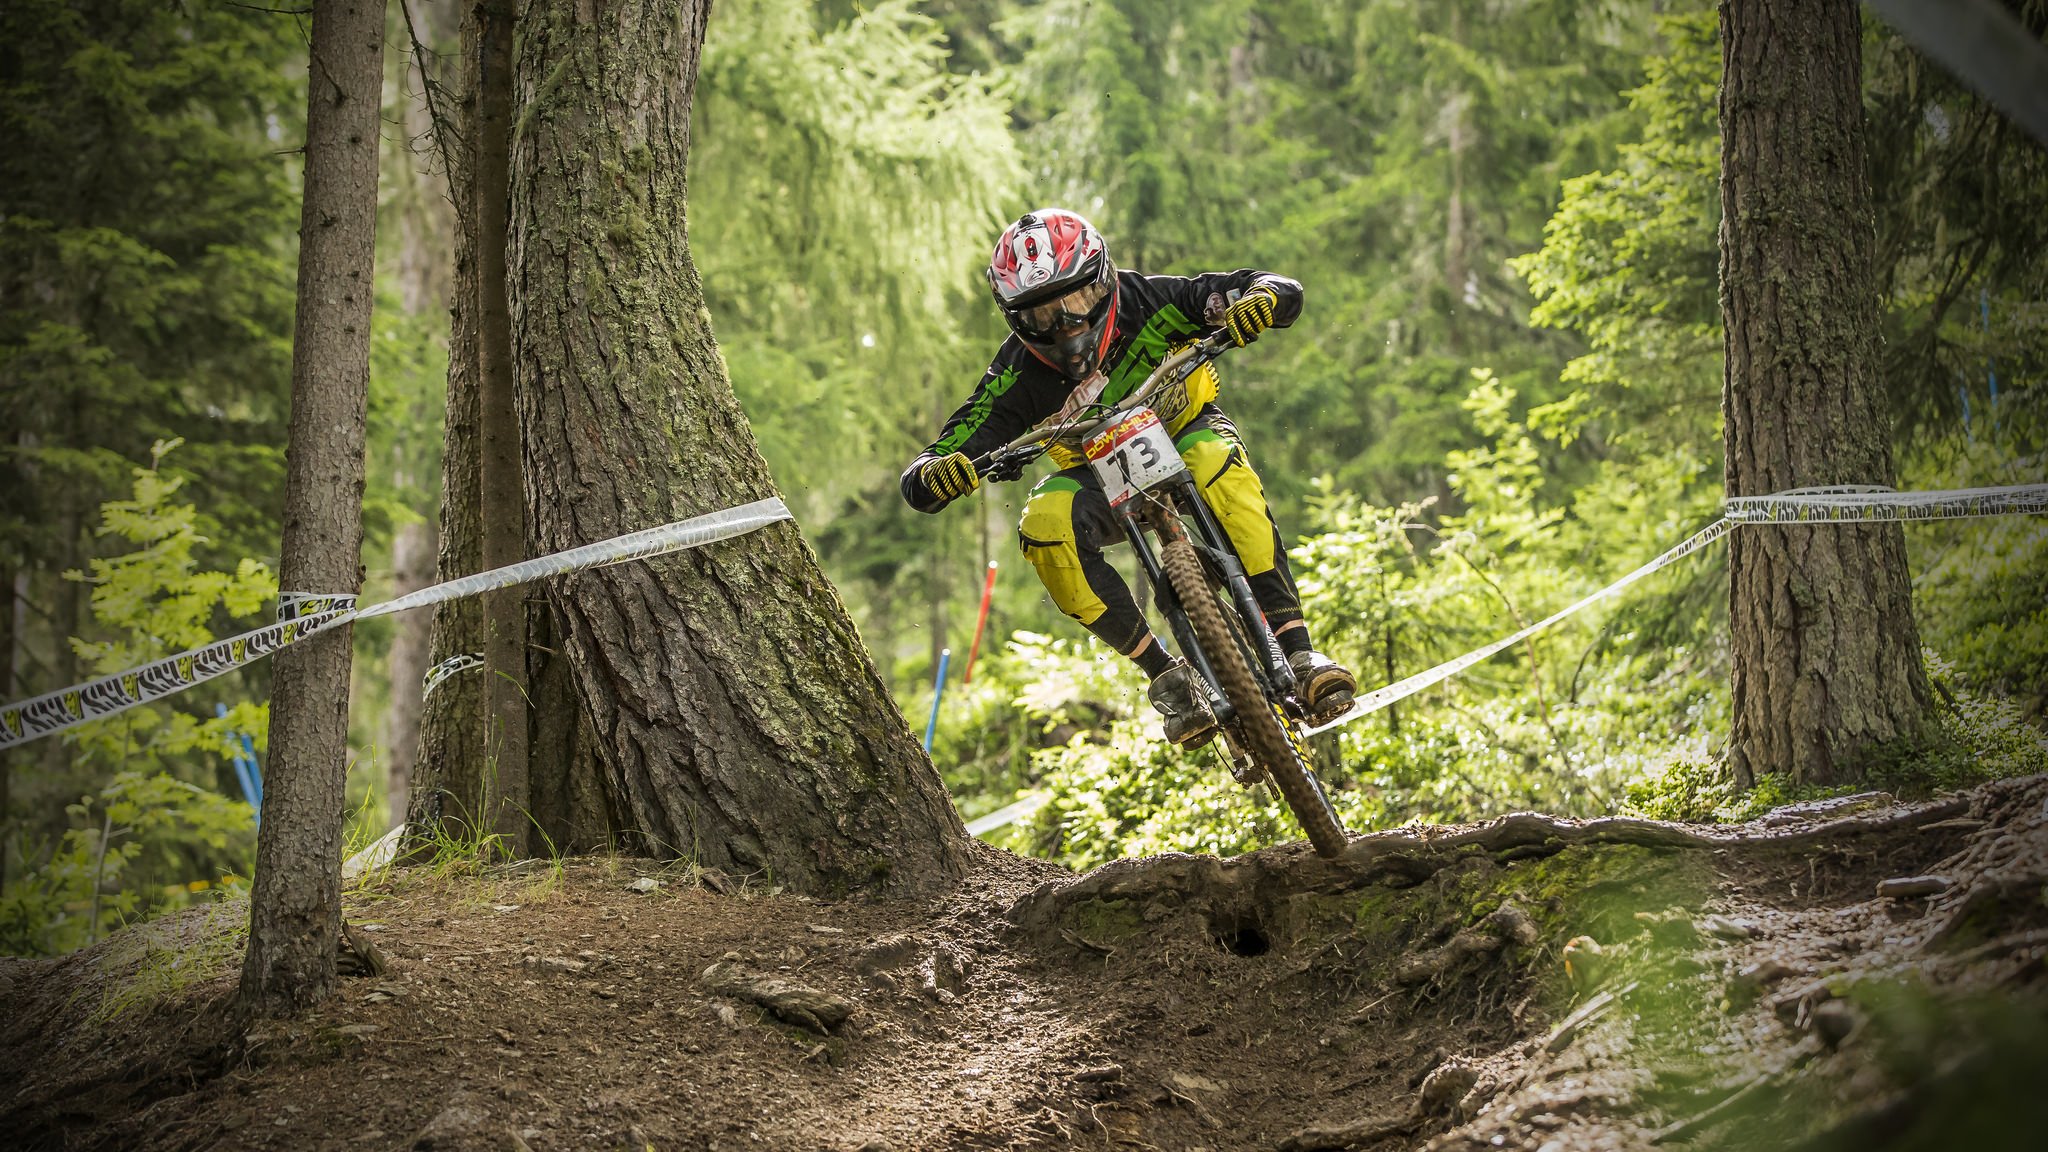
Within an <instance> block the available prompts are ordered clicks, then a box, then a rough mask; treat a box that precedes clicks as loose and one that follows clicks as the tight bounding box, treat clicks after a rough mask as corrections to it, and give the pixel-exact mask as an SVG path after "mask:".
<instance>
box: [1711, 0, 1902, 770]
mask: <svg viewBox="0 0 2048 1152" xmlns="http://www.w3.org/2000/svg"><path fill="white" fill-rule="evenodd" d="M1721 45H1722V65H1723V72H1722V87H1721V200H1722V205H1723V218H1722V224H1721V314H1722V319H1723V321H1724V325H1725V329H1726V337H1725V340H1726V353H1727V364H1726V369H1725V373H1726V374H1725V378H1724V383H1725V390H1724V395H1723V402H1722V404H1723V411H1724V413H1725V416H1726V428H1725V432H1724V436H1725V440H1726V447H1727V465H1726V467H1727V491H1728V494H1729V495H1730V496H1750V495H1759V494H1764V493H1769V492H1774V491H1780V490H1784V489H1788V488H1800V487H1807V486H1812V485H1823V484H1890V483H1891V482H1892V458H1891V442H1890V422H1889V421H1888V420H1887V419H1886V416H1885V409H1884V406H1883V396H1884V392H1883V386H1882V381H1881V380H1880V378H1879V374H1878V368H1879V365H1878V355H1877V351H1878V348H1877V342H1878V309H1879V300H1878V297H1877V290H1876V288H1875V286H1874V281H1873V279H1872V276H1871V253H1872V251H1873V248H1874V245H1875V243H1876V237H1875V232H1874V226H1873V216H1872V208H1871V200H1870V180H1869V174H1868V172H1867V171H1866V168H1865V164H1866V160H1865V152H1864V130H1863V103H1862V28H1861V21H1860V15H1859V12H1858V10H1857V6H1856V5H1855V4H1854V3H1853V2H1852V0H1723V3H1722V4H1721ZM1731 547H1732V552H1731V554H1730V563H1729V573H1730V580H1729V628H1730V640H1731V656H1732V658H1733V669H1734V672H1733V684H1732V687H1733V704H1734V712H1735V717H1734V730H1733V733H1732V734H1731V737H1730V740H1729V750H1728V751H1729V764H1730V767H1731V768H1732V769H1733V770H1734V772H1735V775H1736V778H1737V779H1738V780H1739V781H1741V782H1743V783H1745V784H1748V783H1750V782H1753V781H1754V780H1755V779H1756V778H1757V777H1758V776H1760V775H1762V774H1764V773H1781V774H1784V775H1785V776H1786V777H1788V778H1789V779H1791V780H1792V781H1794V782H1796V783H1800V784H1844V783H1854V782H1856V781H1858V780H1859V779H1861V778H1862V776H1863V774H1864V772H1863V760H1862V758H1861V755H1862V752H1863V750H1864V749H1866V748H1867V747H1868V746H1869V745H1871V744H1873V743H1876V742H1880V741H1888V740H1893V739H1896V738H1901V737H1911V736H1914V735H1916V734H1917V733H1918V731H1919V729H1920V725H1921V723H1922V720H1923V717H1924V716H1925V713H1926V709H1927V702H1928V689H1927V681H1926V676H1925V673H1924V672H1923V670H1922V668H1921V665H1920V640H1919V634H1918V632H1917V630H1916V629H1915V627H1914V623H1913V612H1912V601H1911V590H1910V587H1909V584H1908V580H1907V572H1906V550H1905V537H1904V534H1903V533H1902V531H1901V530H1900V528H1899V526H1898V525H1896V524H1887V525H1871V526H1863V527H1852V526H1848V525H1840V526H1824V527H1815V528H1776V527H1768V528H1765V527H1759V528H1745V529H1743V530H1742V531H1740V532H1737V533H1736V534H1735V536H1734V537H1733V538H1732V540H1731Z"/></svg>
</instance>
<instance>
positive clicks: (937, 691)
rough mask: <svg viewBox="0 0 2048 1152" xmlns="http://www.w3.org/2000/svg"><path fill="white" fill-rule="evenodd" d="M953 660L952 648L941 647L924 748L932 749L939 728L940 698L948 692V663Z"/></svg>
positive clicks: (926, 749)
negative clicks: (933, 735) (933, 739)
mask: <svg viewBox="0 0 2048 1152" xmlns="http://www.w3.org/2000/svg"><path fill="white" fill-rule="evenodd" d="M952 662H953V650H952V649H951V648H941V649H939V674H938V676H937V677H936V678H935V679H933V680H932V718H931V719H929V720H927V721H925V722H924V750H925V752H926V753H927V754H929V753H930V752H931V750H932V733H934V732H937V731H938V730H939V698H940V697H941V696H944V695H945V694H946V665H948V664H950V663H952Z"/></svg>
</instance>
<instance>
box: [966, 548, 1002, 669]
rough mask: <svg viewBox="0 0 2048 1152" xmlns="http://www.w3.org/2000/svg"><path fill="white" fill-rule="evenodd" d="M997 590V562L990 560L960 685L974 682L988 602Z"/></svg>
mask: <svg viewBox="0 0 2048 1152" xmlns="http://www.w3.org/2000/svg"><path fill="white" fill-rule="evenodd" d="M995 592H996V562H995V561H993V560H991V561H989V562H988V579H986V580H983V581H982V582H981V612H980V614H979V615H977V616H976V617H975V618H974V643H972V644H969V645H968V646H967V668H966V670H965V671H964V672H962V673H961V675H960V686H961V687H962V688H965V687H967V686H968V685H969V684H972V683H974V658H975V656H977V655H979V654H980V653H981V630H982V629H983V628H986V627H988V602H989V598H990V597H992V596H994V595H995Z"/></svg>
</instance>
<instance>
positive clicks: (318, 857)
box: [241, 0, 384, 1015]
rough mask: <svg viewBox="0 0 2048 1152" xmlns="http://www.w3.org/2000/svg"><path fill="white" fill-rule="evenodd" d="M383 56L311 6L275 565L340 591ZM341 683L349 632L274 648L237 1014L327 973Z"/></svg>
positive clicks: (295, 1001) (324, 9)
mask: <svg viewBox="0 0 2048 1152" xmlns="http://www.w3.org/2000/svg"><path fill="white" fill-rule="evenodd" d="M383 50H384V6H383V4H382V3H381V2H372V0H314V5H313V30H312V38H311V47H310V57H311V62H310V65H309V76H308V84H307V96H306V177H305V199H304V204H303V207H302V209H301V212H300V223H299V287H298V311H297V316H296V318H295V321H294V331H293V339H292V416H291V427H290V432H289V437H290V439H289V443H288V445H287V449H286V465H285V513H284V539H283V543H282V545H281V547H280V554H281V555H280V563H279V573H278V580H279V584H280V586H281V587H283V588H284V589H285V590H287V591H293V592H347V593H353V592H355V591H357V590H358V589H359V588H360V587H361V585H362V570H361V563H362V544H363V417H364V405H365V402H366V400H367V397H368V394H369V379H370V309H371V304H372V301H373V299H374V297H375V294H376V293H375V281H374V277H373V268H374V262H375V259H376V240H377V146H378V111H379V109H380V107H381V105H382V96H383V77H384V69H383ZM348 678H349V630H348V629H347V628H339V629H335V630H333V631H330V632H326V633H323V634H321V635H319V636H316V637H314V638H313V639H311V640H307V641H303V642H301V643H299V644H295V645H293V646H291V647H289V648H286V649H284V650H283V651H281V652H279V653H278V654H277V659H276V664H275V666H274V672H273V678H272V688H271V697H270V701H271V704H270V776H269V780H268V781H267V783H268V787H267V788H266V789H265V790H264V796H263V824H262V832H261V834H260V835H259V836H258V838H257V843H256V875H255V882H254V885H253V888H252V890H251V893H250V900H249V912H250V915H249V947H248V952H247V955H246V957H245V959H244V962H243V967H242V985H241V1007H242V1009H243V1010H244V1012H245V1013H248V1014H252V1015H275V1014H279V1013H282V1012H287V1011H291V1010H294V1009H297V1008H301V1007H304V1006H307V1005H310V1004H312V1003H314V1002H316V1001H318V1000H320V999H322V998H324V997H325V996H326V995H327V993H328V991H329V989H330V988H331V987H332V985H333V982H334V957H335V941H336V936H337V934H338V932H339V930H340V926H341V829H342V805H343V799H344V784H345V780H346V772H347V768H346V754H347V748H348V697H349V692H348Z"/></svg>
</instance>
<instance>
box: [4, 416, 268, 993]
mask: <svg viewBox="0 0 2048 1152" xmlns="http://www.w3.org/2000/svg"><path fill="white" fill-rule="evenodd" d="M177 447H178V442H177V441H171V442H168V443H165V442H159V443H158V444H157V445H155V447H154V448H153V449H152V453H151V463H150V467H148V468H135V469H133V470H132V471H133V492H132V495H131V497H130V498H129V499H126V500H111V501H108V502H107V503H106V504H105V505H103V507H102V510H101V521H102V522H101V526H100V532H101V534H102V535H105V536H112V537H117V538H119V539H121V540H123V541H125V542H126V543H127V544H128V545H129V546H130V547H132V548H133V551H130V552H127V553H123V554H121V555H117V556H114V557H111V558H105V559H94V560H93V561H92V563H91V575H90V576H89V577H88V576H86V575H85V574H83V573H71V574H70V575H71V576H72V578H73V579H76V580H82V581H85V582H86V583H88V584H90V585H91V588H92V595H91V604H92V612H93V617H94V622H95V623H96V624H97V625H98V627H99V629H100V630H102V631H104V632H106V633H109V634H111V635H113V636H115V637H117V639H113V640H105V641H85V640H74V641H73V645H74V647H75V648H76V650H77V653H78V655H79V657H80V659H81V661H82V662H83V663H84V665H85V666H86V667H87V668H88V669H89V671H90V672H91V674H94V675H106V674H110V673H114V672H119V671H123V670H126V669H128V668H132V667H134V666H136V665H139V664H144V663H147V662H149V661H152V660H157V659H161V658H163V657H165V656H168V655H171V654H173V653H175V652H180V651H183V650H186V649H189V648H194V647H198V646H200V645H203V644H206V643H208V642H210V641H211V640H212V639H213V638H214V635H215V633H214V623H215V621H216V620H218V619H222V618H229V619H232V618H239V617H250V616H254V615H256V614H257V613H258V612H259V611H260V609H261V608H262V606H263V605H264V604H265V603H266V602H268V601H271V600H273V599H275V598H276V595H277V581H276V578H275V577H274V576H272V574H271V573H270V570H269V569H268V568H267V567H265V566H264V565H262V564H260V563H258V562H256V561H252V560H244V561H242V562H241V563H240V564H239V565H238V566H237V567H236V570H235V571H233V572H207V571H201V570H199V568H198V561H197V560H196V558H195V554H196V552H197V551H198V550H199V549H200V547H201V546H202V545H204V544H205V543H206V539H205V537H203V536H202V535H200V534H199V531H198V528H197V525H198V522H199V514H198V510H197V508H196V507H195V506H193V505H191V504H183V503H177V502H176V501H175V500H174V497H175V495H176V494H177V493H178V492H179V491H180V490H181V489H182V488H183V486H184V483H185V482H184V480H183V479H182V478H180V477H176V476H172V475H169V474H168V473H166V472H165V471H163V470H162V468H161V465H162V463H163V461H164V459H165V457H166V456H167V455H168V454H169V453H170V452H171V451H173V450H174V449H176V448H177ZM216 691H217V690H216ZM216 691H209V690H208V689H206V688H200V689H194V690H191V691H188V692H186V693H183V694H182V695H180V696H178V697H175V698H173V699H171V700H167V701H164V702H162V703H158V704H143V705H139V706H137V707H134V708H130V709H128V710H127V711H125V712H123V713H121V714H119V715H117V716H112V717H109V718H107V719H104V720H96V721H93V722H91V723H89V724H84V725H81V726H80V727H78V728H75V729H73V730H72V731H71V732H70V733H67V734H66V736H65V737H63V739H65V741H66V742H67V743H68V745H69V747H70V750H71V763H72V766H73V768H74V770H76V771H78V772H80V773H81V774H89V775H90V776H91V777H93V778H97V779H104V780H107V781H108V782H107V783H105V784H103V785H96V786H95V787H94V788H93V789H92V790H91V791H90V792H88V793H87V794H86V795H85V796H83V797H82V798H81V799H79V800H78V802H77V803H74V804H70V805H68V806H66V808H65V813H66V815H67V818H68V820H67V823H68V826H67V827H65V828H64V829H63V831H62V832H61V834H60V835H59V836H57V837H56V840H55V843H54V844H52V845H47V846H44V847H43V848H42V849H41V850H40V851H39V850H38V848H37V846H35V845H33V844H31V845H26V846H25V849H26V850H25V851H24V853H23V855H24V857H25V858H27V859H28V861H29V862H30V864H31V867H30V868H29V871H28V872H27V874H26V875H24V876H22V877H19V878H14V877H10V883H9V884H8V887H7V889H6V892H5V894H4V897H0V950H5V951H7V952H30V953H39V954H40V953H52V952H63V951H68V950H70V949H72V948H76V947H80V946H82V945H84V944H88V943H91V942H92V941H93V940H94V939H97V938H98V937H99V936H100V935H101V934H102V933H103V931H104V930H105V929H106V927H108V926H109V925H110V924H111V923H114V922H117V921H119V920H123V919H128V918H133V917H139V916H146V915H152V914H155V913H157V912H161V911H163V910H166V909H169V908H175V907H179V906H181V905H182V904H184V903H185V902H186V901H187V900H188V899H189V896H190V894H191V893H193V892H203V891H208V890H211V889H212V888H213V887H215V886H216V885H217V884H219V883H223V882H227V879H226V877H228V876H232V875H234V874H245V873H246V872H247V871H248V869H249V866H250V864H251V862H252V861H253V857H254V850H255V838H254V830H255V822H254V814H253V813H252V812H251V811H250V809H249V806H248V805H247V804H246V803H243V802H242V801H239V800H230V799H228V798H226V797H225V796H222V795H221V794H219V793H218V792H216V791H214V790H213V789H212V788H211V787H209V785H211V784H213V783H214V782H215V781H217V780H218V779H219V777H220V764H221V761H222V760H224V759H227V758H229V757H232V756H233V755H234V753H235V751H236V749H237V747H238V741H239V737H238V736H237V735H236V734H239V733H247V734H249V735H250V736H251V737H252V739H253V741H254V742H255V744H256V746H257V747H258V748H261V747H262V746H263V745H264V742H265V736H266V734H267V732H268V729H269V723H268V721H269V706H268V705H267V704H252V703H247V702H240V703H237V704H236V705H235V706H234V707H233V708H231V709H230V710H229V711H228V713H227V715H226V716H224V717H219V716H212V715H203V716H202V715H196V714H194V713H193V712H192V711H188V709H194V708H205V707H207V704H206V701H207V700H208V699H209V698H213V697H216Z"/></svg>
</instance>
